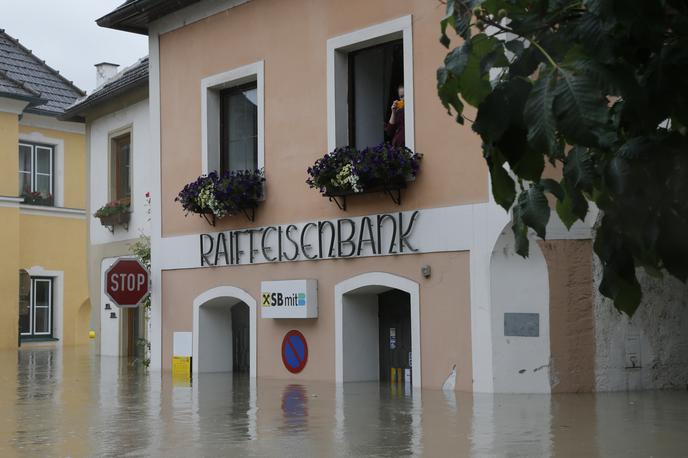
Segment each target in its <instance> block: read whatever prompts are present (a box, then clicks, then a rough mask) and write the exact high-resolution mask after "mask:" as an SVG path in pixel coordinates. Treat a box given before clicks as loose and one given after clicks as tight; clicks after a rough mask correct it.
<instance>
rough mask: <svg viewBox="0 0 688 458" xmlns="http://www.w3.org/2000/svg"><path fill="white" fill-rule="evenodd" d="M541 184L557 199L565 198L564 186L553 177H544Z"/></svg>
mask: <svg viewBox="0 0 688 458" xmlns="http://www.w3.org/2000/svg"><path fill="white" fill-rule="evenodd" d="M540 186H542V189H544V190H545V191H547V192H549V193H550V194H552V195H553V196H554V197H556V198H557V200H564V197H565V195H566V193H565V192H564V188H563V187H562V186H561V185H560V184H559V183H558V182H557V181H555V180H553V179H551V178H543V179H542V180H540Z"/></svg>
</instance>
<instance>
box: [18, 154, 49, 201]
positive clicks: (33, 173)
mask: <svg viewBox="0 0 688 458" xmlns="http://www.w3.org/2000/svg"><path fill="white" fill-rule="evenodd" d="M22 146H26V147H29V148H31V170H29V171H28V172H27V171H23V170H19V173H23V174H27V173H28V174H29V175H30V177H31V180H30V182H31V192H34V191H35V190H36V175H41V176H49V177H50V194H52V196H53V205H54V204H55V164H54V162H55V147H54V146H53V145H47V144H41V143H29V142H23V141H22V142H19V147H22ZM38 149H45V150H49V151H50V173H47V174H46V173H42V172H37V171H36V154H37V150H38ZM22 192H24V190H23V189H20V190H19V194H21V193H22Z"/></svg>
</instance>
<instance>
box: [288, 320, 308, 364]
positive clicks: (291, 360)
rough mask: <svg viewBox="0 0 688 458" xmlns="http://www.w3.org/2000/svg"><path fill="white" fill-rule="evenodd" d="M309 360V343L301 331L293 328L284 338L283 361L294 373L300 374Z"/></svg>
mask: <svg viewBox="0 0 688 458" xmlns="http://www.w3.org/2000/svg"><path fill="white" fill-rule="evenodd" d="M307 362H308V343H306V338H305V337H304V336H303V334H301V333H300V332H299V331H297V330H295V329H292V330H291V331H289V332H288V333H287V334H286V335H285V336H284V339H283V340H282V363H284V367H286V368H287V370H288V371H289V372H291V373H292V374H298V373H299V372H301V371H302V370H303V368H304V367H306V363H307Z"/></svg>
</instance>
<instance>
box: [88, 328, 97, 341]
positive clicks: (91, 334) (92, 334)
mask: <svg viewBox="0 0 688 458" xmlns="http://www.w3.org/2000/svg"><path fill="white" fill-rule="evenodd" d="M88 338H89V339H95V338H96V332H95V331H93V330H91V331H88Z"/></svg>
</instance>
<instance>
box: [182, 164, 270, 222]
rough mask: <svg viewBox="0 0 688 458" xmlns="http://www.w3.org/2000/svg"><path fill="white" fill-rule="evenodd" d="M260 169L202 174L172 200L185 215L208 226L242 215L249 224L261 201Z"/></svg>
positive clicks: (262, 177) (261, 178) (262, 180)
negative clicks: (195, 217)
mask: <svg viewBox="0 0 688 458" xmlns="http://www.w3.org/2000/svg"><path fill="white" fill-rule="evenodd" d="M264 182H265V177H264V175H263V171H262V170H239V171H231V172H225V173H223V174H218V173H217V172H211V173H209V174H208V175H202V176H200V177H198V178H197V179H196V180H194V181H192V182H191V183H189V184H187V185H186V186H184V188H183V189H182V190H181V191H179V194H178V195H177V197H176V198H175V201H176V202H179V203H180V204H181V206H182V208H183V209H184V211H185V212H186V214H187V215H188V214H189V213H194V214H197V215H199V216H201V217H203V218H205V220H206V221H208V223H209V224H211V225H213V226H214V225H215V222H216V220H217V219H222V218H224V217H225V216H231V215H237V214H239V213H243V214H244V215H245V216H246V217H247V218H248V219H249V220H250V221H253V220H254V219H255V209H256V208H257V207H258V203H259V202H260V201H261V200H262V199H263V194H264V193H263V183H264Z"/></svg>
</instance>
